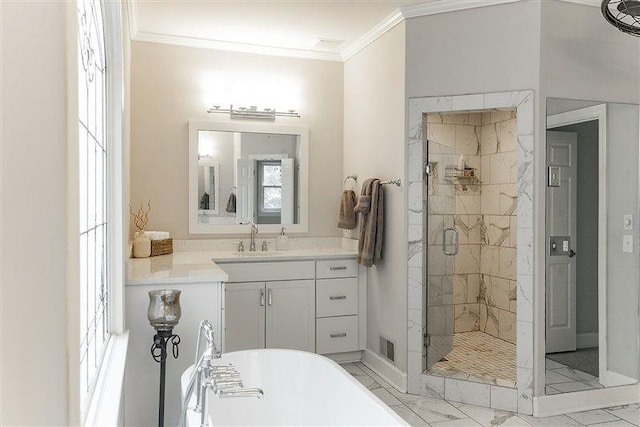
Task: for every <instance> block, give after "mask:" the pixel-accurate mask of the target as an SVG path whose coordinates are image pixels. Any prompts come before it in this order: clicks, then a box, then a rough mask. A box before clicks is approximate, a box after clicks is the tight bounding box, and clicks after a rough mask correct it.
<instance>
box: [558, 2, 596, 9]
mask: <svg viewBox="0 0 640 427" xmlns="http://www.w3.org/2000/svg"><path fill="white" fill-rule="evenodd" d="M560 1H562V2H565V3H574V4H581V5H583V6H593V7H597V8H600V5H601V4H602V2H601V1H600V0H560Z"/></svg>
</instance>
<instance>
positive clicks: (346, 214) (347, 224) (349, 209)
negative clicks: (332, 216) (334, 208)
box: [338, 190, 356, 230]
mask: <svg viewBox="0 0 640 427" xmlns="http://www.w3.org/2000/svg"><path fill="white" fill-rule="evenodd" d="M355 205H356V193H354V191H353V190H344V191H343V192H342V198H341V200H340V218H339V219H338V228H344V229H345V230H353V229H354V228H356V212H355V210H354V209H355Z"/></svg>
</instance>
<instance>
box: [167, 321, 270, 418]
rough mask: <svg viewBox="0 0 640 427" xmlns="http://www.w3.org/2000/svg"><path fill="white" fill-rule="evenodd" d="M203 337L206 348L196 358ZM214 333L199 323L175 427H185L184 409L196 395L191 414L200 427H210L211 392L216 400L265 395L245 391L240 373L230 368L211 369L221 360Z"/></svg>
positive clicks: (204, 324) (260, 391)
mask: <svg viewBox="0 0 640 427" xmlns="http://www.w3.org/2000/svg"><path fill="white" fill-rule="evenodd" d="M203 334H204V337H205V339H206V341H207V348H206V349H205V351H204V352H203V353H202V356H200V358H198V353H199V352H200V338H201V336H202V335H203ZM214 335H215V331H214V330H213V327H212V326H211V323H209V321H208V320H203V321H201V322H200V329H199V331H198V339H197V341H196V363H195V365H194V367H193V371H192V372H191V377H190V378H189V383H188V385H187V389H186V391H185V396H184V400H183V401H182V411H181V412H180V420H179V421H178V426H180V427H183V426H185V425H186V421H187V420H186V417H187V409H188V405H189V401H190V400H191V397H192V396H193V392H194V390H195V392H196V406H195V407H194V408H193V410H194V412H199V413H200V426H208V425H209V409H208V400H207V392H208V391H209V390H213V393H214V395H215V396H217V397H219V398H224V397H258V398H261V397H262V396H263V395H264V392H263V391H262V389H259V388H245V387H244V386H243V385H242V379H241V378H240V373H239V372H238V371H237V370H236V368H235V367H234V366H233V365H231V364H228V365H214V364H212V361H213V360H215V359H220V357H222V353H221V352H220V351H219V350H218V348H217V347H216V343H215V336H214Z"/></svg>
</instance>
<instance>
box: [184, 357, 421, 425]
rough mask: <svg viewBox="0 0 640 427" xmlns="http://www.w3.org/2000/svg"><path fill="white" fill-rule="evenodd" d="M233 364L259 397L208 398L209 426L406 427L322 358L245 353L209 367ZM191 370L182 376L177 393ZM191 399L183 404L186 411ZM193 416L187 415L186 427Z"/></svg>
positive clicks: (196, 422)
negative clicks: (258, 392) (260, 396)
mask: <svg viewBox="0 0 640 427" xmlns="http://www.w3.org/2000/svg"><path fill="white" fill-rule="evenodd" d="M227 363H231V364H233V365H234V366H235V367H236V369H237V370H238V372H240V375H241V376H242V380H243V382H244V386H245V387H259V388H261V389H262V390H263V391H264V397H263V398H262V399H258V398H255V397H235V398H224V399H221V398H218V397H215V396H212V395H211V394H212V393H210V396H209V405H210V406H209V417H210V422H209V425H211V426H408V425H409V424H407V423H406V422H405V421H404V420H403V419H402V418H400V417H399V416H398V415H397V414H396V413H395V412H393V411H392V410H391V409H390V408H389V407H388V406H387V405H386V404H384V403H383V402H382V401H381V400H380V399H378V398H377V397H376V396H375V395H374V394H373V393H371V392H370V391H369V390H368V389H367V388H366V387H364V386H363V385H362V384H360V383H359V382H358V380H356V379H355V378H353V376H352V375H351V374H349V373H348V372H347V371H345V370H344V369H342V368H341V367H340V366H339V365H338V364H337V363H335V362H333V361H332V360H329V359H327V358H326V357H323V356H320V355H317V354H313V353H307V352H303V351H295V350H276V349H267V350H246V351H237V352H232V353H227V354H225V355H224V356H223V357H222V358H221V359H218V360H217V361H215V364H216V365H217V364H227ZM192 369H193V366H191V367H190V368H189V369H187V370H186V371H185V372H184V373H183V375H182V392H183V394H184V390H185V388H186V385H187V383H188V381H189V376H190V375H191V371H192ZM194 404H195V399H193V398H192V401H191V403H190V405H189V407H190V408H192V407H193V406H194ZM199 422H200V419H199V414H196V413H195V412H193V411H192V410H189V411H188V412H187V425H189V426H192V427H194V426H198V425H199Z"/></svg>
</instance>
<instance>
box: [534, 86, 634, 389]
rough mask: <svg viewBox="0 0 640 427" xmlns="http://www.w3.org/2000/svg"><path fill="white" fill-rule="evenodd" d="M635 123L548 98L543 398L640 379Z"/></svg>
mask: <svg viewBox="0 0 640 427" xmlns="http://www.w3.org/2000/svg"><path fill="white" fill-rule="evenodd" d="M639 114H640V110H639V107H638V105H634V104H621V103H613V102H598V101H584V100H571V99H559V98H548V99H547V117H546V153H547V155H546V159H545V160H546V164H545V166H546V170H547V177H546V178H547V179H546V189H545V193H546V212H545V223H546V224H545V229H546V235H545V244H546V246H547V247H546V248H545V270H546V277H545V287H546V316H545V322H546V325H545V326H546V333H545V336H546V338H545V367H546V369H545V394H546V395H556V394H562V393H569V392H579V391H580V392H582V391H589V390H599V389H603V388H608V387H613V386H624V385H629V384H635V383H637V382H638V379H639V378H640V348H639V346H638V333H639V330H640V329H639V328H640V319H639V318H638V298H639V294H638V267H639V266H640V263H639V261H638V257H637V254H636V253H635V251H636V250H637V249H634V248H636V247H637V242H638V232H637V229H638V228H637V220H638V201H639V197H638V191H639V187H638V176H639V174H638V172H639V171H638V156H639V155H640V153H639V151H638V134H639V132H640V123H639V117H640V116H639Z"/></svg>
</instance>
